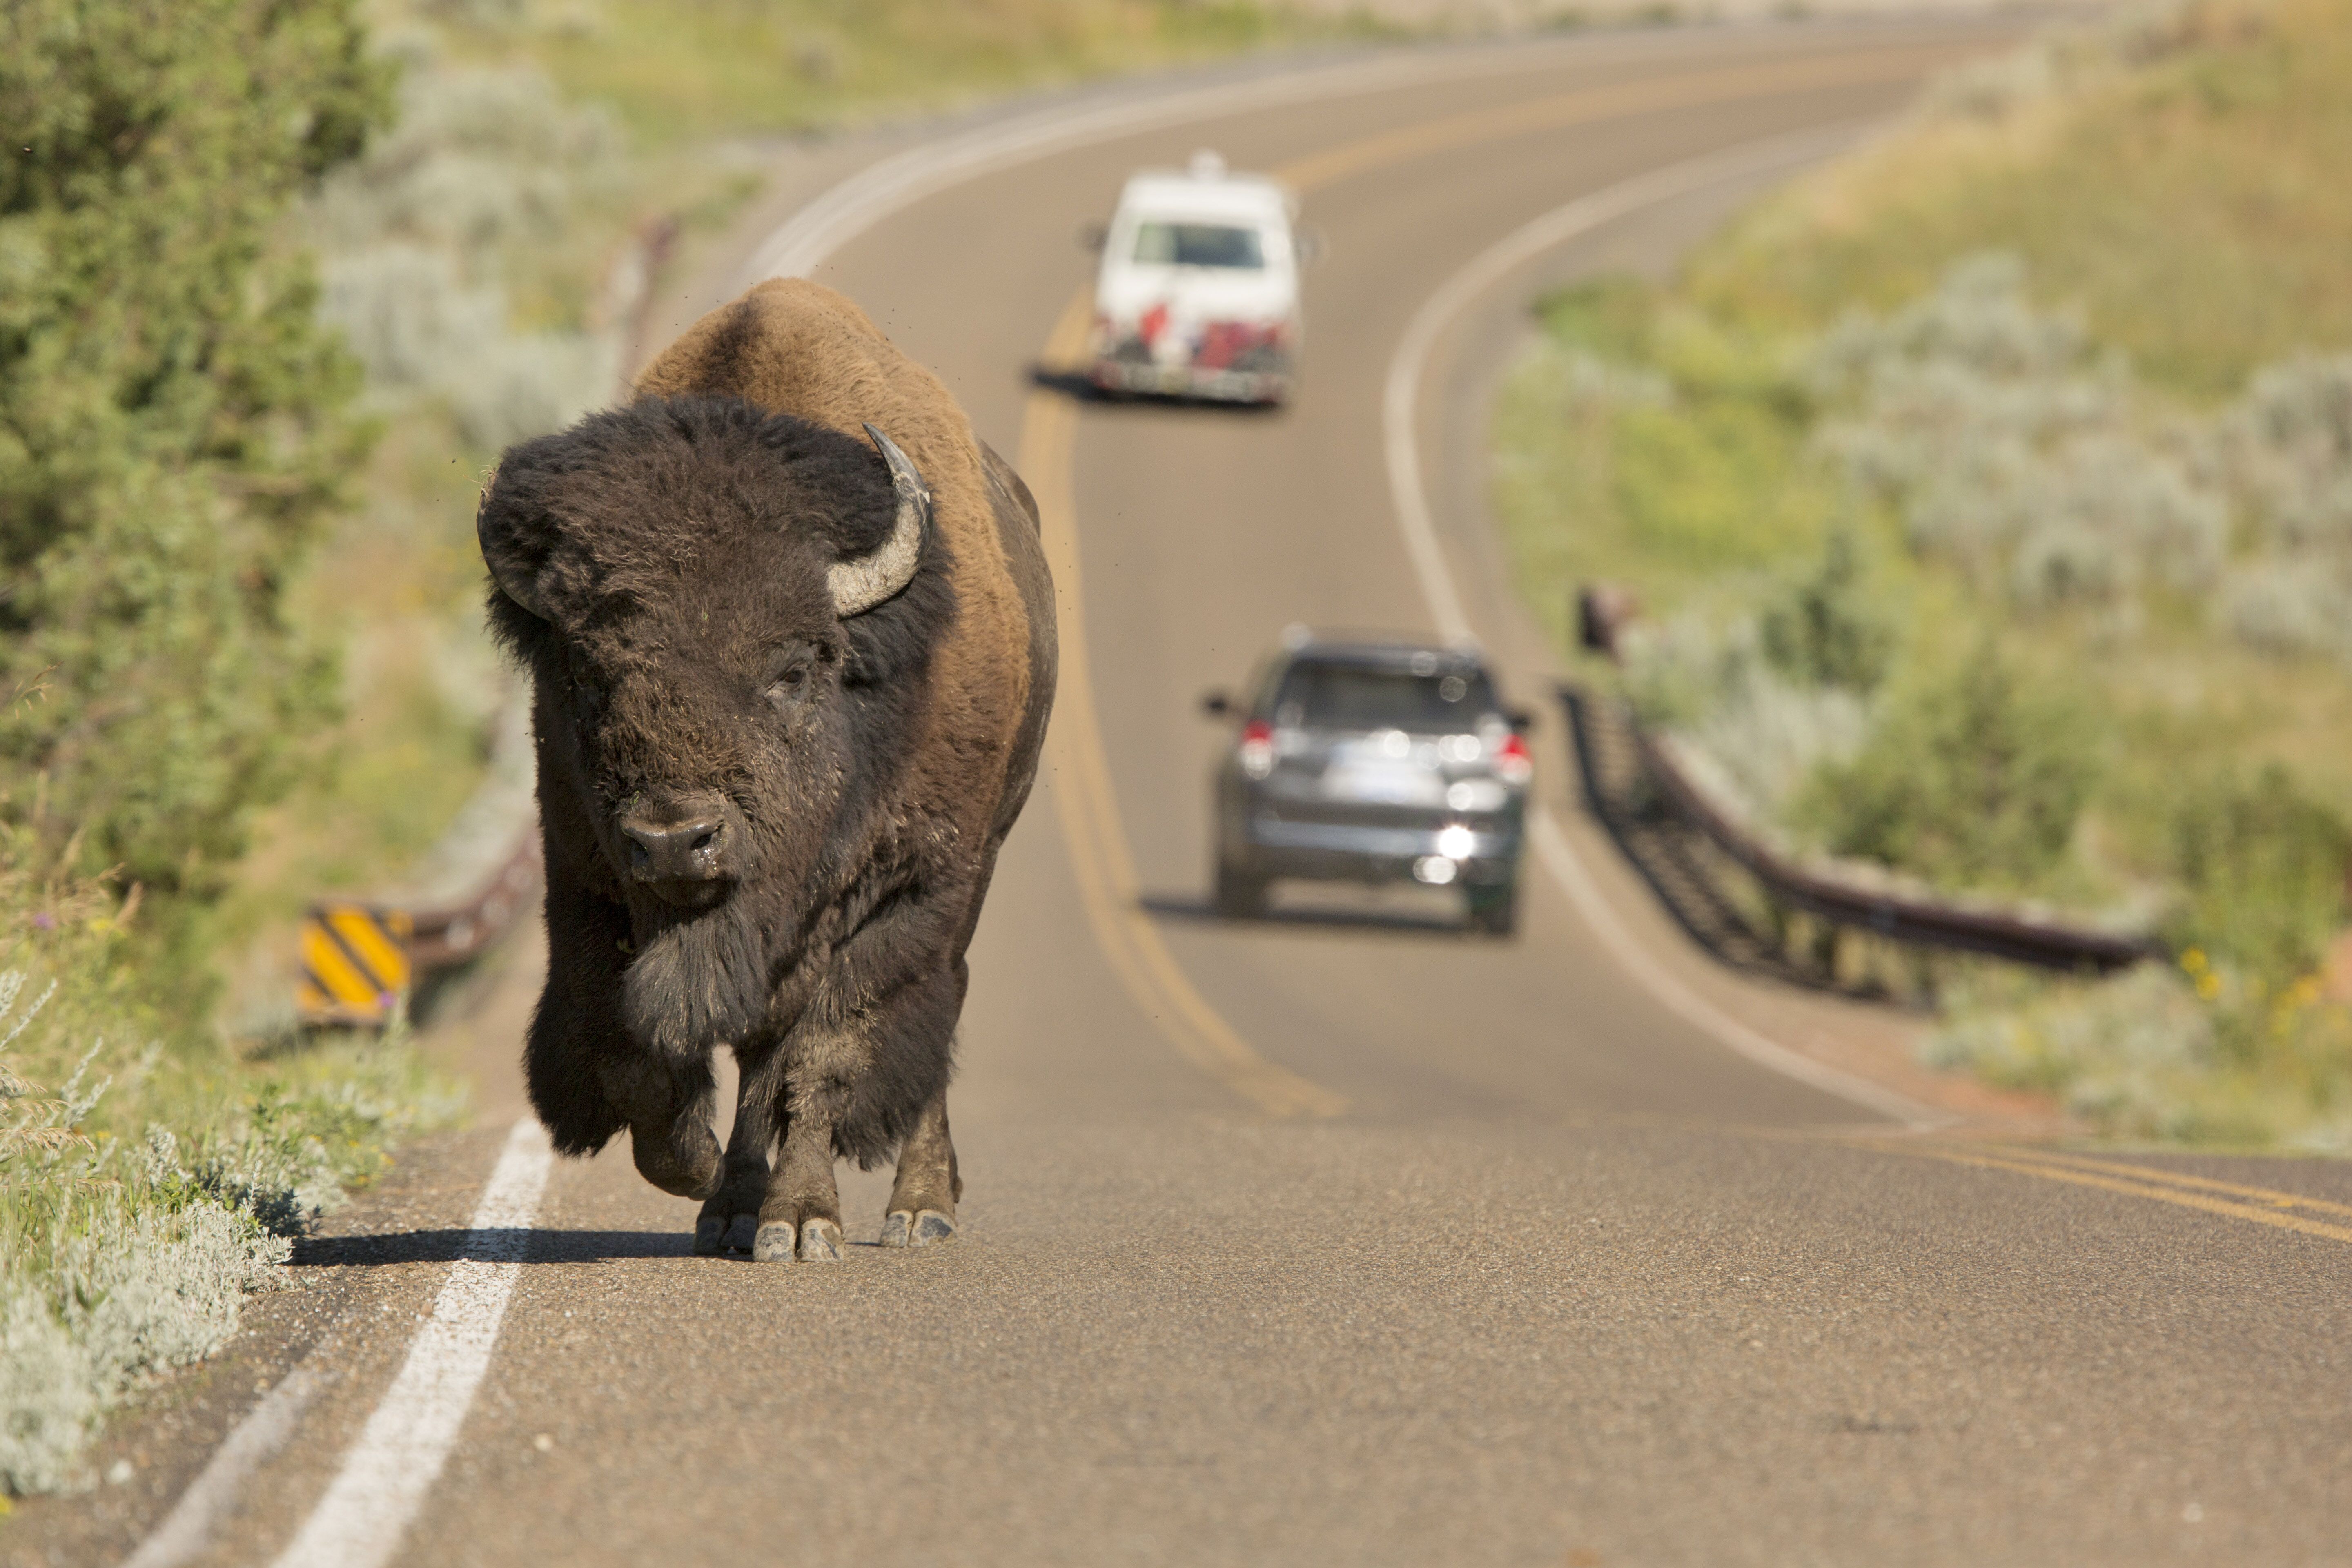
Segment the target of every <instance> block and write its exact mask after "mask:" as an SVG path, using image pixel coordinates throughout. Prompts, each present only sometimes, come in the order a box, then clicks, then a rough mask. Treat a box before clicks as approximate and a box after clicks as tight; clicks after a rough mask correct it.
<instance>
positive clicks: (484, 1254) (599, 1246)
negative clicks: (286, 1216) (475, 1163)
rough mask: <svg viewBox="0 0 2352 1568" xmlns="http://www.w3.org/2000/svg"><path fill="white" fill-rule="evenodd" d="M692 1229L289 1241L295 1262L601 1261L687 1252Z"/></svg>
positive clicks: (421, 1233)
mask: <svg viewBox="0 0 2352 1568" xmlns="http://www.w3.org/2000/svg"><path fill="white" fill-rule="evenodd" d="M693 1256H694V1231H693V1227H692V1226H687V1227H684V1228H681V1229H678V1230H536V1229H533V1230H510V1229H499V1230H480V1231H471V1230H451V1229H439V1230H406V1231H389V1232H383V1233H380V1234H377V1235H373V1236H312V1237H303V1238H302V1239H300V1240H299V1241H297V1242H296V1243H295V1244H294V1258H293V1263H294V1267H295V1268H383V1267H385V1266H386V1265H389V1264H394V1263H456V1262H457V1261H459V1260H461V1259H465V1258H474V1259H478V1260H480V1261H484V1262H497V1263H511V1262H516V1261H520V1262H523V1263H607V1262H615V1261H618V1260H620V1259H623V1258H691V1257H693Z"/></svg>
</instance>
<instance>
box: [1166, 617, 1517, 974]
mask: <svg viewBox="0 0 2352 1568" xmlns="http://www.w3.org/2000/svg"><path fill="white" fill-rule="evenodd" d="M1202 708H1203V709H1205V710H1207V711H1208V712H1209V713H1211V714H1213V715H1214V716H1216V717H1218V718H1223V719H1229V720H1233V721H1236V725H1237V727H1236V729H1235V731H1234V744H1233V749H1232V750H1231V751H1230V752H1227V753H1226V754H1225V756H1224V757H1223V759H1222V760H1221V761H1220V762H1219V763H1218V766H1217V773H1216V784H1215V789H1216V813H1217V847H1216V867H1215V878H1216V883H1215V887H1216V906H1217V910H1218V912H1219V913H1220V914H1223V915H1227V916H1232V917H1245V916H1250V915H1255V914H1257V913H1259V912H1261V911H1262V910H1264V909H1265V895H1266V889H1267V887H1268V885H1269V884H1270V883H1272V882H1273V881H1274V879H1276V878H1278V877H1300V878H1312V879H1318V880H1324V881H1349V882H1365V883H1381V882H1392V881H1399V880H1402V879H1406V878H1411V879H1413V880H1415V881H1417V882H1422V883H1425V884H1428V885H1430V886H1433V887H1448V886H1451V887H1458V888H1460V889H1462V891H1463V894H1464V896H1465V899H1466V900H1467V902H1468V905H1469V915H1470V924H1471V927H1472V928H1473V929H1474V930H1477V931H1486V932H1489V933H1491V934H1494V935H1496V936H1503V935H1507V934H1509V932H1510V931H1511V930H1512V928H1513V927H1514V926H1515V925H1516V924H1517V919H1518V891H1519V848H1520V842H1521V838H1522V837H1523V835H1522V826H1523V824H1524V822H1525V818H1526V810H1527V790H1528V780H1529V779H1530V778H1531V777H1532V776H1533V774H1534V771H1535V769H1534V763H1533V759H1531V758H1530V757H1529V755H1528V745H1527V741H1526V739H1525V737H1524V733H1523V732H1524V731H1526V729H1527V727H1528V716H1527V715H1526V714H1525V713H1523V712H1518V711H1515V710H1510V709H1507V708H1505V707H1504V706H1503V705H1502V700H1501V699H1500V698H1499V697H1498V696H1497V695H1496V691H1495V683H1494V680H1493V679H1492V678H1491V677H1490V676H1489V675H1488V674H1487V672H1486V667H1485V665H1483V664H1482V663H1481V662H1480V661H1479V659H1478V657H1477V656H1476V655H1475V653H1471V652H1468V651H1465V650H1464V649H1461V648H1450V647H1431V646H1428V645H1426V644H1419V643H1407V642H1388V641H1379V640H1373V639H1368V638H1339V637H1316V636H1313V635H1311V634H1305V633H1298V634H1294V635H1293V636H1292V637H1290V638H1289V639H1287V640H1286V643H1285V646H1284V647H1283V648H1282V650H1281V651H1280V652H1279V653H1277V654H1276V655H1275V657H1274V658H1272V659H1270V660H1269V661H1268V662H1267V664H1266V666H1265V669H1264V671H1263V672H1262V674H1261V675H1260V676H1259V678H1258V679H1257V680H1256V681H1255V684H1254V686H1253V688H1252V691H1251V695H1249V696H1248V697H1247V698H1245V699H1241V700H1236V699H1234V698H1230V697H1228V696H1226V695H1225V694H1224V693H1223V692H1211V693H1210V694H1209V695H1208V696H1207V697H1205V698H1203V699H1202Z"/></svg>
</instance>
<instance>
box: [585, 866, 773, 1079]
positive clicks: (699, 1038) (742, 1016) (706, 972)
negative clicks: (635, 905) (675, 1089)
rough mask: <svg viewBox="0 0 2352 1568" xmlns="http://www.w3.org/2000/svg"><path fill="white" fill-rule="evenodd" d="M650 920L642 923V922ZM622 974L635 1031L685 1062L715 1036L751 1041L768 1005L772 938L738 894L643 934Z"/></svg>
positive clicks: (624, 1005)
mask: <svg viewBox="0 0 2352 1568" xmlns="http://www.w3.org/2000/svg"><path fill="white" fill-rule="evenodd" d="M642 923H643V922H640V925H641V926H642ZM636 948H637V956H636V958H635V960H634V961H633V962H632V963H630V964H629V967H628V968H627V969H626V970H625V971H624V972H623V973H622V975H621V1018H622V1022H623V1023H624V1024H625V1026H627V1028H628V1031H629V1034H630V1035H631V1037H634V1038H635V1039H637V1040H639V1041H641V1042H643V1043H644V1044H645V1045H646V1046H648V1047H651V1048H652V1049H653V1050H654V1051H655V1052H656V1053H657V1054H658V1055H660V1056H662V1057H664V1058H670V1059H673V1060H678V1061H683V1060H686V1059H688V1058H690V1057H692V1056H694V1055H696V1054H697V1053H698V1052H700V1051H703V1050H707V1049H708V1048H709V1046H710V1043H711V1042H712V1041H715V1040H724V1041H727V1042H729V1043H730V1044H731V1043H735V1042H740V1041H744V1040H748V1039H750V1038H751V1034H752V1031H753V1030H755V1029H757V1028H758V1027H759V1026H760V1022H761V1018H762V1017H763V1016H765V1014H766V1012H767V1009H768V990H769V987H768V957H767V942H765V940H764V939H763V938H762V936H761V931H760V928H759V924H758V922H757V921H755V920H754V919H753V918H752V916H751V909H750V900H746V899H744V898H741V897H740V896H739V897H736V898H731V899H729V900H726V901H725V902H723V903H721V904H720V905H719V907H718V908H716V909H713V910H705V911H704V912H703V913H701V914H698V915H696V916H695V917H694V918H692V919H691V920H674V921H671V922H670V923H668V924H667V925H666V926H662V927H660V928H658V929H656V930H655V931H652V932H651V933H649V934H646V935H641V936H639V937H638V938H637V939H636Z"/></svg>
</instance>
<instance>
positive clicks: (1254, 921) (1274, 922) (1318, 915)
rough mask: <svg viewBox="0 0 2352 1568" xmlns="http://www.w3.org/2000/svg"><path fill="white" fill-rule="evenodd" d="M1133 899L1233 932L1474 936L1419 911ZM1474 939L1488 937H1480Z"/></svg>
mask: <svg viewBox="0 0 2352 1568" xmlns="http://www.w3.org/2000/svg"><path fill="white" fill-rule="evenodd" d="M1137 902H1138V903H1139V905H1140V906H1141V908H1142V910H1143V912H1144V913H1146V914H1148V915H1150V916H1152V917H1153V918H1154V919H1156V920H1163V921H1181V922H1183V923H1185V924H1187V925H1203V926H1224V927H1228V928H1230V929H1232V930H1234V931H1251V930H1265V931H1284V930H1288V931H1304V930H1310V929H1322V930H1334V931H1370V932H1373V933H1375V934H1380V935H1387V936H1434V937H1444V938H1447V939H1450V940H1454V941H1468V940H1471V938H1472V932H1471V931H1470V930H1469V928H1468V927H1467V926H1466V925H1465V923H1464V922H1463V921H1461V920H1460V919H1459V918H1457V917H1448V916H1445V915H1440V914H1433V913H1428V912H1424V911H1423V910H1367V909H1353V910H1351V909H1344V908H1338V907H1334V906H1330V905H1321V904H1318V905H1311V906H1307V907H1304V908H1301V907H1298V906H1295V905H1294V906H1288V907H1276V908H1274V909H1269V910H1265V912H1264V913H1262V914H1257V915H1249V916H1234V915H1222V914H1219V913H1218V912H1217V910H1216V909H1215V907H1214V906H1213V905H1212V904H1211V903H1210V901H1209V900H1208V899H1207V898H1205V897H1203V896H1202V895H1200V894H1197V893H1146V894H1144V895H1143V897H1142V898H1141V899H1139V900H1137ZM1477 940H1479V941H1486V940H1487V939H1486V938H1484V937H1480V938H1478V939H1477Z"/></svg>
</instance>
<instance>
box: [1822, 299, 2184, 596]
mask: <svg viewBox="0 0 2352 1568" xmlns="http://www.w3.org/2000/svg"><path fill="white" fill-rule="evenodd" d="M2024 285H2025V273H2024V268H2023V265H2022V264H2021V263H2020V262H2019V261H2018V260H2017V259H2016V258H2014V257H2009V256H1979V257H1976V258H1971V259H1969V260H1967V261H1964V262H1961V263H1959V264H1958V265H1957V266H1955V267H1954V268H1951V270H1950V271H1949V272H1948V273H1947V274H1946V276H1945V279H1944V281H1943V283H1942V284H1941V286H1940V287H1938V288H1937V289H1936V290H1935V291H1934V292H1933V293H1931V294H1928V295H1927V296H1926V297H1924V298H1922V299H1920V300H1916V301H1914V302H1913V303H1912V304H1910V305H1908V306H1906V307H1904V308H1903V309H1901V310H1896V311H1895V312H1893V313H1892V314H1890V315H1888V316H1886V317H1884V318H1874V317H1870V316H1864V315H1859V314H1857V315H1853V316H1850V317H1849V318H1847V320H1845V321H1843V322H1842V323H1841V324H1840V325H1839V326H1837V327H1836V328H1835V329H1833V330H1832V331H1830V332H1829V333H1828V334H1827V335H1826V336H1825V337H1824V338H1823V339H1822V343H1821V345H1820V347H1819V349H1818V351H1817V353H1816V354H1815V357H1814V363H1813V370H1812V381H1813V384H1814V385H1815V387H1816V389H1817V391H1818V392H1819V393H1820V394H1821V395H1822V396H1823V397H1824V398H1825V399H1826V400H1827V401H1828V402H1829V403H1830V404H1831V405H1832V406H1834V407H1837V408H1839V409H1840V410H1841V412H1840V413H1839V414H1838V415H1837V416H1834V417H1833V418H1832V419H1831V420H1829V421H1828V422H1827V423H1826V424H1824V425H1823V426H1822V428H1821V431H1820V435H1819V439H1820V441H1821V443H1822V447H1823V448H1824V449H1825V450H1827V451H1829V452H1830V453H1832V455H1833V456H1835V457H1836V458H1839V459H1840V460H1842V461H1843V464H1844V465H1845V467H1846V468H1847V471H1848V472H1849V473H1850V474H1851V475H1852V476H1853V479H1855V481H1856V482H1857V483H1858V484H1860V485H1861V486H1862V487H1863V489H1864V490H1865V491H1867V492H1868V493H1870V494H1872V495H1874V496H1875V497H1877V498H1879V499H1881V500H1884V501H1885V502H1886V503H1887V504H1890V505H1892V506H1893V507H1894V508H1895V510H1897V511H1898V512H1899V513H1900V515H1901V516H1902V518H1903V521H1904V524H1905V527H1906V531H1907V533H1908V535H1909V537H1910V540H1911V542H1912V544H1913V545H1914V547H1915V548H1916V549H1918V550H1919V551H1920V552H1923V553H1925V554H1928V555H1935V556H1942V557H1945V558H1948V559H1949V560H1951V561H1953V562H1954V563H1957V564H1958V565H1960V566H1961V567H1962V568H1963V569H1964V570H1966V571H1968V572H1969V574H1970V575H1971V576H1972V577H1973V578H1974V579H1975V580H1976V581H1977V582H1978V583H1979V584H1980V585H1982V586H1985V587H1987V588H1992V589H1996V590H2000V589H2005V590H2006V591H2007V592H2008V593H2009V594H2010V595H2011V596H2012V597H2013V598H2014V600H2015V601H2016V602H2017V603H2018V604H2019V605H2021V606H2023V607H2027V608H2039V607H2043V606H2047V605H2058V604H2063V603H2067V602H2080V601H2091V602H2106V601H2114V600H2117V599H2121V598H2125V597H2128V596H2129V595H2132V594H2133V593H2135V592H2136V591H2137V589H2138V588H2139V586H2140V585H2141V584H2143V583H2151V582H2152V583H2162V584H2168V585H2169V586H2172V587H2175V588H2179V589H2186V590H2197V589H2202V588H2204V587H2206V586H2208V585H2209V584H2211V583H2212V582H2213V581H2214V580H2215V578H2216V577H2217V575H2218V574H2219V572H2220V570H2221V564H2222V561H2223V557H2224V553H2225V551H2226V547H2227V544H2228V539H2229V525H2230V509H2229V505H2228V501H2227V498H2226V497H2225V496H2224V495H2223V494H2222V493H2221V492H2220V491H2219V490H2218V489H2216V488H2215V487H2214V486H2213V485H2212V484H2211V482H2210V480H2209V479H2207V477H2206V474H2205V465H2204V464H2203V463H2202V462H2201V461H2200V458H2201V453H2200V450H2199V446H2198V433H2196V432H2194V431H2192V430H2190V429H2189V428H2188V427H2186V426H2179V425H2178V424H2175V425H2169V426H2168V425H2166V424H2164V423H2162V422H2160V421H2158V420H2157V419H2155V418H2154V417H2153V416H2150V415H2149V414H2148V413H2147V411H2146V410H2145V409H2144V408H2143V407H2142V406H2141V399H2140V398H2139V397H2138V396H2137V390H2136V388H2135V386H2134V384H2133V382H2132V378H2131V376H2130V374H2129V372H2128V371H2127V370H2126V368H2125V367H2124V366H2123V365H2122V363H2120V362H2118V361H2116V360H2113V359H2108V358H2101V357H2099V356H2098V355H2096V354H2095V352H2094V350H2093V346H2092V344H2091V342H2090V340H2089V338H2088V335H2087V334H2086V333H2085V331H2084V328H2083V325H2082V323H2081V322H2080V321H2078V320H2076V319H2075V318H2074V317H2072V316H2070V315H2066V314H2063V313H2058V312H2050V311H2043V310H2037V309H2036V308H2035V307H2034V306H2033V305H2032V303H2031V302H2030V301H2029V300H2027V299H2026V297H2025V292H2024Z"/></svg>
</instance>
